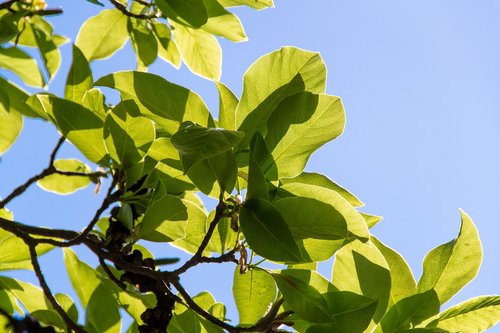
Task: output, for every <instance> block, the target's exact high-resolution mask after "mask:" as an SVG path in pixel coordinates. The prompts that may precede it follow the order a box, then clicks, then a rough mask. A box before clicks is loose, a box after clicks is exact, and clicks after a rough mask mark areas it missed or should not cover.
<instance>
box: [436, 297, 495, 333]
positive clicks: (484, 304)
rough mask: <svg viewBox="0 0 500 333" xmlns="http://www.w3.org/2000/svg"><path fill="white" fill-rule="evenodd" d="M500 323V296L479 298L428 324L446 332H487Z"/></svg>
mask: <svg viewBox="0 0 500 333" xmlns="http://www.w3.org/2000/svg"><path fill="white" fill-rule="evenodd" d="M499 322H500V296H479V297H475V298H472V299H469V300H467V301H465V302H462V303H460V304H458V305H455V306H453V307H451V308H449V309H448V310H446V311H444V312H442V313H440V314H439V318H438V319H436V320H435V321H433V322H431V323H430V324H428V325H427V326H428V327H437V328H441V329H443V330H446V332H458V331H460V332H485V331H486V330H488V328H490V327H493V326H494V325H496V324H497V323H499Z"/></svg>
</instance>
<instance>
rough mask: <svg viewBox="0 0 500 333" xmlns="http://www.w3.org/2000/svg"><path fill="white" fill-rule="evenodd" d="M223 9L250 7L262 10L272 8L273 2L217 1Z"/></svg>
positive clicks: (251, 0)
mask: <svg viewBox="0 0 500 333" xmlns="http://www.w3.org/2000/svg"><path fill="white" fill-rule="evenodd" d="M218 1H219V3H220V4H221V5H223V6H224V7H233V6H242V5H245V6H250V7H252V8H255V9H263V8H267V7H272V6H274V4H273V0H218Z"/></svg>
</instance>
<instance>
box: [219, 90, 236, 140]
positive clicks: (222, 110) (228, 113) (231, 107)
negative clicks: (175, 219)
mask: <svg viewBox="0 0 500 333" xmlns="http://www.w3.org/2000/svg"><path fill="white" fill-rule="evenodd" d="M215 86H216V87H217V90H218V91H219V127H222V128H225V129H228V130H236V127H235V123H234V115H235V114H234V111H235V110H236V106H237V105H238V98H236V96H235V95H234V93H233V92H232V91H231V90H230V89H229V88H228V87H226V86H225V85H224V84H223V83H221V82H217V81H216V82H215Z"/></svg>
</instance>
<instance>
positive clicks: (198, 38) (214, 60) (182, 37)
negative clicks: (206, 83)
mask: <svg viewBox="0 0 500 333" xmlns="http://www.w3.org/2000/svg"><path fill="white" fill-rule="evenodd" d="M171 25H172V27H173V30H172V32H173V34H174V37H175V42H176V44H177V46H178V48H179V51H180V53H181V55H182V59H183V60H184V63H185V64H186V66H188V67H189V69H190V70H191V71H192V72H193V73H196V74H198V75H200V76H202V77H205V78H207V79H210V80H216V81H218V80H219V79H220V75H221V66H222V49H221V47H220V45H219V42H218V41H217V39H216V38H215V37H214V36H213V35H212V34H210V33H208V32H206V31H204V30H200V29H191V28H189V27H186V26H184V25H182V24H178V23H174V22H171Z"/></svg>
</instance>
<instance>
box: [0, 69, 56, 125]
mask: <svg viewBox="0 0 500 333" xmlns="http://www.w3.org/2000/svg"><path fill="white" fill-rule="evenodd" d="M27 99H28V94H27V93H26V92H25V91H24V90H22V89H21V88H19V87H18V86H17V85H15V84H14V83H12V82H9V81H7V80H6V79H4V78H3V77H1V76H0V112H14V113H15V112H17V113H20V114H22V115H24V116H27V117H36V118H42V119H48V117H47V115H46V114H45V112H44V111H42V113H41V114H39V113H37V112H36V111H35V110H33V109H32V108H31V107H30V106H29V105H28V104H27V103H26V100H27ZM12 117H14V116H12ZM2 123H3V122H2ZM6 131H7V130H6ZM1 132H3V130H2V131H1Z"/></svg>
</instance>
